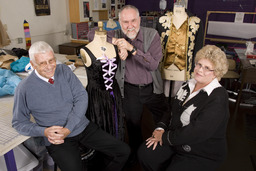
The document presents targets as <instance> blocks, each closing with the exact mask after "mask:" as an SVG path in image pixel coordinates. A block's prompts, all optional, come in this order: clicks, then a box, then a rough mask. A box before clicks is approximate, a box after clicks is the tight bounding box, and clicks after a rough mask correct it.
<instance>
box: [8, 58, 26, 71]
mask: <svg viewBox="0 0 256 171" xmlns="http://www.w3.org/2000/svg"><path fill="white" fill-rule="evenodd" d="M29 61H30V59H29V58H28V57H24V56H22V57H21V58H20V59H18V60H17V61H15V62H13V63H11V70H12V71H13V72H23V71H25V67H26V65H27V64H28V63H29Z"/></svg>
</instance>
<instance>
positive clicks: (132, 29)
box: [127, 28, 135, 31]
mask: <svg viewBox="0 0 256 171" xmlns="http://www.w3.org/2000/svg"><path fill="white" fill-rule="evenodd" d="M134 30H135V28H131V29H127V31H134Z"/></svg>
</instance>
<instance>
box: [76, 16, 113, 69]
mask: <svg viewBox="0 0 256 171" xmlns="http://www.w3.org/2000/svg"><path fill="white" fill-rule="evenodd" d="M98 27H99V29H98V30H96V31H95V35H94V39H93V41H91V42H90V43H89V44H87V45H86V47H87V48H88V49H89V50H90V51H91V52H92V53H93V55H94V56H95V57H96V58H100V57H102V55H103V54H105V55H106V56H107V57H108V58H109V59H111V58H113V57H116V52H115V48H114V46H113V45H112V44H111V43H108V42H107V32H106V31H105V30H103V29H102V28H103V23H102V22H101V21H99V22H98ZM80 54H81V57H82V59H83V61H84V65H85V66H87V67H89V66H90V65H91V58H90V57H89V55H88V54H87V52H86V51H85V50H84V49H80Z"/></svg>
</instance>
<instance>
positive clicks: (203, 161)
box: [138, 142, 222, 171]
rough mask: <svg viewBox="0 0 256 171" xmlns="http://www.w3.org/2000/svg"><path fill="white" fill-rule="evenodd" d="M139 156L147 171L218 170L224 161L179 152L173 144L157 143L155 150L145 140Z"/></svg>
mask: <svg viewBox="0 0 256 171" xmlns="http://www.w3.org/2000/svg"><path fill="white" fill-rule="evenodd" d="M138 158H139V161H140V163H141V166H142V167H143V169H144V170H145V171H163V170H164V171H216V170H217V169H218V167H219V166H220V165H221V162H222V161H216V160H210V159H208V158H203V157H199V156H196V155H192V154H189V153H188V154H185V153H179V152H177V151H176V150H175V148H174V147H172V146H160V145H157V147H156V149H155V150H152V147H150V148H147V146H146V142H144V143H143V144H142V145H141V146H140V148H139V150H138Z"/></svg>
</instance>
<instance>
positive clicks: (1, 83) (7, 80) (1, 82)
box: [0, 68, 21, 97]
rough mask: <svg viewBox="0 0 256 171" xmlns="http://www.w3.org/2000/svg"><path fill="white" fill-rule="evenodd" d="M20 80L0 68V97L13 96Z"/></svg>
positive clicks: (13, 74) (8, 71)
mask: <svg viewBox="0 0 256 171" xmlns="http://www.w3.org/2000/svg"><path fill="white" fill-rule="evenodd" d="M20 81H21V78H20V77H19V76H17V75H16V74H15V73H13V72H12V71H10V70H7V69H1V68H0V97H1V96H5V95H14V92H15V88H16V87H17V86H18V84H19V83H20Z"/></svg>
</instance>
